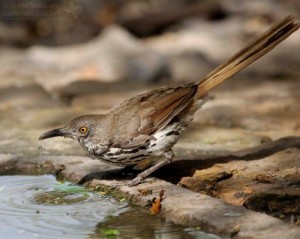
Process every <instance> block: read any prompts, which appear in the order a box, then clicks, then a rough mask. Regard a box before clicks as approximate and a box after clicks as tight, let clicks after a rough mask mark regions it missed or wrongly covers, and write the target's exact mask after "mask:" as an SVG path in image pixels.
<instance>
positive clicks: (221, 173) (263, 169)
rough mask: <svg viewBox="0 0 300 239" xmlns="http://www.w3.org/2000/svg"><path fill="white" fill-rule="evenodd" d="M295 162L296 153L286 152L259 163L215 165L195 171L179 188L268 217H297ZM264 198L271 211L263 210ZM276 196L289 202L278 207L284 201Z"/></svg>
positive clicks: (265, 158)
mask: <svg viewBox="0 0 300 239" xmlns="http://www.w3.org/2000/svg"><path fill="white" fill-rule="evenodd" d="M299 162H300V161H299V149H296V148H295V149H286V150H284V151H280V152H278V153H275V154H273V155H270V156H268V157H264V158H263V159H259V160H252V161H251V159H249V160H247V157H246V158H245V159H244V160H238V161H237V160H235V161H229V162H227V163H224V164H215V165H214V166H213V167H211V168H209V169H206V170H199V171H196V173H195V174H194V175H193V177H186V178H183V179H182V180H181V182H180V184H181V185H184V186H185V187H187V188H189V189H191V190H193V191H196V192H201V193H206V194H208V195H212V196H214V197H218V198H221V199H223V200H225V201H226V202H228V203H231V204H235V205H243V204H244V205H246V206H247V207H249V208H256V210H258V211H262V212H265V213H270V214H271V215H276V216H280V215H286V216H291V215H293V213H294V215H296V216H297V215H298V212H297V210H295V208H297V205H298V201H297V200H298V199H297V198H298V196H299V195H300V188H299V185H298V184H299V170H298V168H299V166H300V165H299ZM259 195H260V196H259ZM268 195H270V197H271V198H274V200H273V201H274V202H273V204H274V208H273V209H270V208H268V209H266V207H264V205H266V202H265V201H266V200H265V198H267V197H268ZM272 195H275V196H274V197H273V196H272ZM276 195H277V196H276ZM280 195H286V197H287V198H288V197H291V199H292V198H293V200H292V201H290V203H289V204H285V207H284V208H283V207H282V206H280V205H283V204H284V203H283V204H280V202H281V201H282V200H283V201H284V200H288V199H287V198H286V199H284V198H282V200H280V198H281V196H280ZM260 199H261V202H259V200H260ZM277 199H278V200H277ZM292 202H294V203H292ZM270 204H272V200H271V201H270ZM275 204H276V205H277V204H278V206H276V205H275ZM255 205H256V206H255ZM259 205H260V206H259ZM270 207H271V206H270ZM276 210H277V211H276ZM288 212H290V214H288Z"/></svg>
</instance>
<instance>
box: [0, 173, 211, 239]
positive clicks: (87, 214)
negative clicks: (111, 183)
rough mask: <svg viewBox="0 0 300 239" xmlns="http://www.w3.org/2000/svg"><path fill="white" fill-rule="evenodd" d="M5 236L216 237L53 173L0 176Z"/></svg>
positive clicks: (10, 238)
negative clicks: (57, 177) (168, 220)
mask: <svg viewBox="0 0 300 239" xmlns="http://www.w3.org/2000/svg"><path fill="white" fill-rule="evenodd" d="M0 228H1V238H5V239H15V238H18V239H27V238H40V239H42V238H45V239H48V238H49V239H50V238H74V239H76V238H110V239H113V238H116V239H123V238H124V239H125V238H130V239H131V238H143V239H148V238H149V239H150V238H151V239H153V238H170V239H173V238H176V239H177V238H206V239H208V238H217V237H215V236H213V235H207V234H204V233H202V232H200V231H196V230H192V229H187V228H183V227H180V226H177V225H173V224H171V223H166V222H165V221H163V220H161V219H160V218H159V216H150V215H148V212H143V211H141V210H138V209H132V208H129V207H128V206H127V204H126V203H125V202H118V201H116V200H114V199H113V198H111V197H105V196H102V195H100V194H99V193H96V192H91V191H89V190H86V189H85V188H83V187H80V186H76V185H72V184H69V183H59V182H57V181H56V180H55V178H54V177H53V176H48V175H47V176H1V177H0Z"/></svg>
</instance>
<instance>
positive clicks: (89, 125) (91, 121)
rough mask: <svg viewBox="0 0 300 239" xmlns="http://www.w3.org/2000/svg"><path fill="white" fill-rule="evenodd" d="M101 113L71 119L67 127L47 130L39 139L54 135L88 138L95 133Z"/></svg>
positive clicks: (76, 138)
mask: <svg viewBox="0 0 300 239" xmlns="http://www.w3.org/2000/svg"><path fill="white" fill-rule="evenodd" d="M99 120H101V115H84V116H79V117H77V118H75V119H73V120H71V121H70V122H69V123H68V124H67V125H66V126H65V127H62V128H57V129H53V130H50V131H47V132H45V133H44V134H42V135H41V136H40V137H39V140H43V139H48V138H52V137H58V136H61V137H66V138H72V139H75V140H80V139H86V138H88V137H91V136H92V135H93V132H94V130H95V129H96V127H97V125H99V123H100V122H99Z"/></svg>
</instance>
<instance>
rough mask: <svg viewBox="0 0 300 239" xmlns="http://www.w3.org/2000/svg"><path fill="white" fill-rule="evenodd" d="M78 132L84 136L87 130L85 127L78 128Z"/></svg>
mask: <svg viewBox="0 0 300 239" xmlns="http://www.w3.org/2000/svg"><path fill="white" fill-rule="evenodd" d="M79 132H80V133H82V134H85V133H86V132H87V128H86V127H80V129H79Z"/></svg>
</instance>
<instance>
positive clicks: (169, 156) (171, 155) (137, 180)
mask: <svg viewBox="0 0 300 239" xmlns="http://www.w3.org/2000/svg"><path fill="white" fill-rule="evenodd" d="M164 157H165V159H164V160H163V161H161V162H159V163H157V164H155V165H153V166H152V167H150V168H148V169H146V170H145V171H143V172H141V173H139V174H138V175H137V176H136V177H135V178H134V179H132V180H131V181H130V182H129V184H128V185H129V186H131V187H132V186H135V185H138V184H139V183H140V182H141V181H142V180H143V179H145V178H146V177H147V176H148V175H149V174H151V173H153V172H154V171H156V170H157V169H159V168H161V167H163V166H165V165H167V164H169V163H171V162H172V160H173V158H174V153H173V151H172V150H169V151H167V152H165V153H164Z"/></svg>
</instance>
